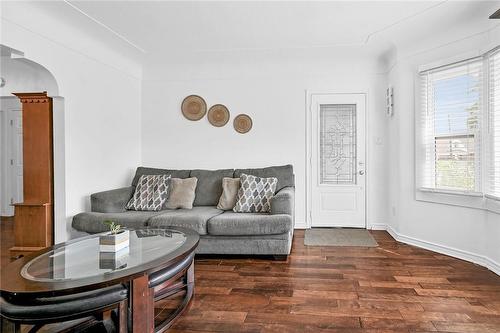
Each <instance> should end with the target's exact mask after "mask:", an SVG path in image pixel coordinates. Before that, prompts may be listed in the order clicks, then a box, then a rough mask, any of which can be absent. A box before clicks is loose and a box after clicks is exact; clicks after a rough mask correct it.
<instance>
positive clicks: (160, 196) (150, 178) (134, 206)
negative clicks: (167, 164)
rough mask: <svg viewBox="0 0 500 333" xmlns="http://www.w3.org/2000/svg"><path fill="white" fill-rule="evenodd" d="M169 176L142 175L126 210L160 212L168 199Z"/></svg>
mask: <svg viewBox="0 0 500 333" xmlns="http://www.w3.org/2000/svg"><path fill="white" fill-rule="evenodd" d="M169 182H170V175H142V176H141V177H140V178H139V180H138V181H137V185H136V187H135V192H134V195H133V196H132V198H131V199H130V201H129V202H128V203H127V206H126V207H125V208H126V209H128V210H161V209H162V207H163V205H164V204H165V202H166V201H167V197H168V185H169Z"/></svg>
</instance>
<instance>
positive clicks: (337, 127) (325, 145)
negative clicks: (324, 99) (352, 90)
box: [320, 104, 356, 184]
mask: <svg viewBox="0 0 500 333" xmlns="http://www.w3.org/2000/svg"><path fill="white" fill-rule="evenodd" d="M320 183H321V184H356V105H355V104H325V105H321V106H320Z"/></svg>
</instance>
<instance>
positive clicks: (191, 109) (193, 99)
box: [181, 95, 207, 120]
mask: <svg viewBox="0 0 500 333" xmlns="http://www.w3.org/2000/svg"><path fill="white" fill-rule="evenodd" d="M181 110H182V114H183V115H184V117H186V118H187V119H189V120H200V119H201V118H203V116H205V113H207V103H205V100H204V99H203V98H201V97H200V96H198V95H190V96H188V97H186V98H184V100H183V101H182V105H181Z"/></svg>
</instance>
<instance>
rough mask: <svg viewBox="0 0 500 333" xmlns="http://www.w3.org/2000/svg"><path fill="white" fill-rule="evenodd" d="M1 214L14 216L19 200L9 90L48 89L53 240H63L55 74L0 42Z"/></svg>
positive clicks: (60, 118)
mask: <svg viewBox="0 0 500 333" xmlns="http://www.w3.org/2000/svg"><path fill="white" fill-rule="evenodd" d="M0 55H1V61H0V67H1V77H2V84H1V87H0V96H1V97H0V98H1V108H0V121H1V123H0V126H1V127H0V128H1V136H2V137H1V147H0V149H1V153H2V154H1V156H2V157H1V161H0V178H1V182H0V184H1V185H0V186H1V191H0V192H1V194H0V215H1V216H13V215H14V209H13V207H12V206H11V204H12V203H16V202H22V200H23V197H22V192H23V191H22V189H23V184H22V169H23V162H22V154H23V153H22V151H23V150H22V121H21V119H22V117H21V115H22V108H21V104H20V102H19V99H18V98H17V97H16V96H14V95H12V93H14V92H16V93H23V92H42V91H47V93H48V95H49V96H50V97H52V98H53V151H54V156H53V160H54V188H53V190H54V212H53V213H54V218H53V221H54V226H53V229H54V242H55V243H58V242H61V241H65V240H66V234H67V233H66V217H65V215H66V214H65V213H66V204H65V181H64V179H65V162H64V161H65V144H64V141H65V135H64V133H65V132H64V124H65V122H64V112H63V111H64V99H63V98H62V97H61V96H59V85H58V83H57V80H56V78H55V77H54V75H53V74H52V73H51V72H50V71H49V70H48V69H47V68H45V67H44V66H43V65H41V64H39V63H37V62H35V61H32V60H30V59H26V58H25V57H24V54H23V52H21V51H19V50H15V49H12V48H10V47H7V46H5V45H0Z"/></svg>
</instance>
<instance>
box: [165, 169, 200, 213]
mask: <svg viewBox="0 0 500 333" xmlns="http://www.w3.org/2000/svg"><path fill="white" fill-rule="evenodd" d="M197 183H198V178H196V177H191V178H186V179H180V178H172V179H171V180H170V194H169V196H168V200H167V204H166V205H165V206H166V207H167V208H168V209H177V208H186V209H192V208H193V202H194V198H195V191H196V184H197Z"/></svg>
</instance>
